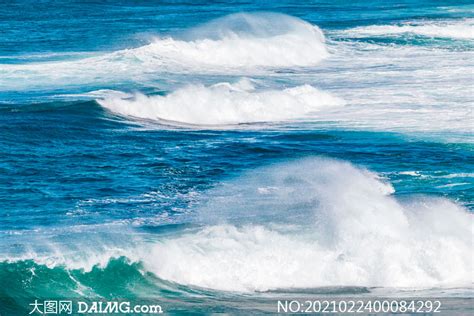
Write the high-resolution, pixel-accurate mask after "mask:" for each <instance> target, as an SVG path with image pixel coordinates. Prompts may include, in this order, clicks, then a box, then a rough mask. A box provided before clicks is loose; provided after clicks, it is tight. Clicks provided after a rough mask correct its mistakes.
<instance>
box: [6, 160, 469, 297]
mask: <svg viewBox="0 0 474 316" xmlns="http://www.w3.org/2000/svg"><path fill="white" fill-rule="evenodd" d="M205 196H206V198H205V199H204V200H203V201H202V203H200V205H201V206H199V207H198V208H197V209H196V210H195V211H196V214H197V215H196V223H197V224H199V223H201V224H199V225H204V226H197V227H195V228H190V229H188V230H185V231H184V232H183V231H181V232H178V231H176V232H174V233H172V234H169V233H168V234H166V235H163V236H161V237H157V238H158V239H156V238H153V239H151V240H148V241H140V240H137V241H136V242H135V241H134V242H133V245H132V246H130V245H128V246H126V245H125V244H122V247H120V245H116V246H114V247H102V246H101V245H100V243H98V244H97V243H94V246H93V247H94V248H92V246H91V247H87V246H85V244H84V243H79V245H80V246H81V252H80V253H81V255H82V257H81V258H77V253H76V256H70V255H69V254H68V253H70V251H69V252H68V251H67V249H62V250H61V251H56V252H55V253H54V254H50V256H48V255H47V254H45V253H44V254H42V255H40V254H37V255H35V254H34V253H30V254H29V258H32V259H34V262H35V264H39V265H40V267H36V268H35V269H37V270H36V272H35V271H34V270H32V271H33V272H32V273H37V274H38V277H37V278H39V277H41V276H40V274H39V272H40V270H41V271H43V270H45V269H46V268H45V267H44V266H46V267H48V269H56V270H57V267H58V266H59V267H63V268H65V269H67V270H71V273H73V274H74V275H77V276H76V279H75V280H76V282H79V283H78V284H77V285H73V287H72V288H71V290H74V291H75V290H80V289H83V288H84V285H87V287H88V289H89V290H90V291H93V292H94V291H95V292H97V289H100V288H101V285H100V284H91V283H87V282H86V281H87V274H88V273H90V272H93V273H99V272H100V273H103V274H107V273H108V272H107V271H108V269H109V268H110V267H111V264H112V265H114V262H115V261H114V260H115V259H112V258H121V257H122V258H123V257H124V256H125V255H126V257H127V258H126V259H124V260H125V261H124V262H126V263H127V267H129V266H131V267H135V268H127V269H129V270H131V271H129V272H126V273H132V274H133V275H138V276H140V275H145V274H146V275H150V274H151V275H152V276H155V278H154V280H155V281H150V282H162V281H159V280H164V281H166V282H172V283H173V284H183V285H186V286H191V287H200V288H208V289H215V290H225V291H238V292H255V291H268V290H279V289H283V290H284V289H298V288H299V289H301V288H319V287H347V286H349V287H351V286H360V287H396V288H413V289H423V288H425V289H427V288H433V287H436V288H453V287H467V288H469V287H471V285H472V282H473V279H472V276H473V274H472V272H473V271H472V267H473V261H472V260H473V258H472V256H471V254H472V237H473V232H472V214H471V213H469V212H468V211H467V210H466V209H465V208H463V207H462V206H460V205H458V204H455V203H453V202H451V201H449V200H447V199H444V198H435V197H426V196H412V197H404V198H399V197H397V196H396V195H394V189H393V187H392V186H391V185H390V184H389V183H387V182H386V181H384V180H383V179H381V178H380V177H379V176H378V175H377V174H375V173H373V172H370V171H368V170H366V169H363V168H359V167H355V166H353V165H352V164H350V163H348V162H343V161H338V160H331V159H323V158H311V159H303V160H296V161H293V162H289V163H280V164H276V165H272V166H269V167H263V168H258V169H255V170H252V171H249V172H248V173H246V174H243V175H242V176H240V177H238V178H236V179H232V180H228V181H226V182H223V183H222V184H220V185H219V186H218V187H216V188H214V189H211V190H209V191H208V192H206V193H205ZM127 236H128V235H127ZM68 246H69V247H71V243H69V244H68ZM57 249H60V248H57ZM94 249H95V251H94ZM27 258H28V256H23V257H19V258H18V259H17V260H20V261H16V262H17V264H19V265H24V264H27V265H30V263H27V262H28V259H27ZM94 262H95V263H94ZM120 262H122V261H120ZM135 263H138V265H136V264H135ZM5 264H8V265H10V266H12V265H14V264H15V260H13V259H11V260H8V263H5ZM127 269H125V270H127ZM136 269H138V270H139V271H140V272H137V271H136ZM56 270H55V271H56ZM94 271H95V272H94ZM48 273H49V272H47V271H45V272H43V274H48ZM124 273H125V272H124ZM79 274H80V275H79ZM82 274H84V276H83V275H82ZM114 278H116V277H114ZM133 278H135V277H133ZM133 278H132V279H133ZM82 279H84V280H86V281H81V280H82ZM122 279H123V280H122ZM132 281H133V280H132ZM132 281H130V277H129V275H128V274H127V275H123V276H121V277H120V278H118V279H117V280H115V281H114V284H115V283H117V284H122V283H123V282H127V283H128V282H132ZM69 286H71V285H69ZM133 288H134V285H133V282H132V283H130V289H133Z"/></svg>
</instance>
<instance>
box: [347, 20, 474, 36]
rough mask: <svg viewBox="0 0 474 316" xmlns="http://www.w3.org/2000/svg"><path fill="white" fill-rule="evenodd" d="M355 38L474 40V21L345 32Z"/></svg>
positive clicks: (405, 25) (395, 26) (411, 23)
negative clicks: (410, 37) (396, 37)
mask: <svg viewBox="0 0 474 316" xmlns="http://www.w3.org/2000/svg"><path fill="white" fill-rule="evenodd" d="M343 33H344V34H346V35H350V36H355V37H366V36H398V35H403V34H412V35H420V36H425V37H433V38H452V39H466V40H469V39H474V19H463V20H448V21H418V22H416V21H415V22H406V23H402V24H396V25H369V26H361V27H356V28H352V29H348V30H345V31H343Z"/></svg>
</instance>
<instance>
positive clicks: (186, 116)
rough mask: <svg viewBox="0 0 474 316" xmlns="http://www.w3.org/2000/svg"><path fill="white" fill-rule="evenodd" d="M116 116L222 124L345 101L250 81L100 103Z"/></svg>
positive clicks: (285, 116) (298, 113)
mask: <svg viewBox="0 0 474 316" xmlns="http://www.w3.org/2000/svg"><path fill="white" fill-rule="evenodd" d="M97 102H98V103H99V104H100V105H102V106H103V107H105V108H106V109H109V110H111V111H113V112H115V113H118V114H121V115H126V116H133V117H138V118H144V119H153V120H165V121H173V122H180V123H187V124H204V125H221V124H237V123H250V122H263V121H266V122H268V121H284V120H290V119H296V118H303V117H305V116H307V115H310V114H311V113H314V112H317V111H319V110H321V109H324V108H327V107H332V106H340V105H343V104H344V101H343V100H341V99H339V98H337V97H334V96H332V95H331V94H329V93H327V92H324V91H320V90H318V89H316V88H314V87H312V86H309V85H302V86H297V87H293V88H287V89H283V90H264V91H256V90H255V87H254V86H253V84H252V83H251V82H250V81H249V80H245V79H244V80H241V81H239V82H237V83H235V84H230V83H226V82H223V83H219V84H215V85H213V86H210V87H205V86H203V85H189V86H186V87H184V88H181V89H178V90H176V91H174V92H172V93H170V94H168V95H166V96H145V95H143V94H135V95H134V96H133V97H129V98H123V97H120V96H115V95H113V96H111V97H108V98H104V99H99V100H98V101H97Z"/></svg>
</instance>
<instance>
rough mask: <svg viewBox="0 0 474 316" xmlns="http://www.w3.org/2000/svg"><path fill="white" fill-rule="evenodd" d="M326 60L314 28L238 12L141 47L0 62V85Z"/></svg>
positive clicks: (294, 20)
mask: <svg viewBox="0 0 474 316" xmlns="http://www.w3.org/2000/svg"><path fill="white" fill-rule="evenodd" d="M328 56H329V53H328V51H327V49H326V45H325V38H324V35H323V33H322V31H321V30H320V29H319V28H318V27H317V26H314V25H311V24H310V23H308V22H305V21H303V20H301V19H298V18H295V17H291V16H288V15H284V14H277V13H238V14H232V15H229V16H225V17H223V18H220V19H217V20H214V21H211V22H209V23H208V24H205V25H202V26H199V27H196V28H193V29H190V30H188V31H186V32H185V33H184V34H182V35H180V36H175V37H155V38H153V39H152V40H151V41H150V43H149V44H147V45H144V46H141V47H136V48H130V49H124V50H119V51H115V52H111V53H102V54H100V53H97V54H96V56H93V57H89V56H88V57H87V58H82V59H77V58H76V59H75V60H62V61H56V62H43V63H41V62H36V63H22V64H0V73H1V74H2V76H1V79H0V86H3V89H8V88H9V87H10V89H12V88H19V87H21V86H26V87H32V86H43V85H48V86H51V85H53V86H54V85H59V86H65V85H66V84H65V82H66V83H67V84H84V83H93V82H102V83H103V81H108V82H110V81H114V80H116V81H123V80H126V79H128V78H133V79H134V80H135V81H136V80H144V78H149V77H154V76H156V73H161V74H163V73H166V72H172V73H189V72H192V73H195V72H199V73H201V72H204V73H219V74H222V73H226V74H228V73H229V72H235V71H238V72H245V73H247V72H252V73H253V72H255V71H258V69H265V68H281V67H304V66H314V65H316V64H318V63H319V62H320V61H321V60H322V59H324V58H326V57H328ZM46 78H47V80H45V79H46Z"/></svg>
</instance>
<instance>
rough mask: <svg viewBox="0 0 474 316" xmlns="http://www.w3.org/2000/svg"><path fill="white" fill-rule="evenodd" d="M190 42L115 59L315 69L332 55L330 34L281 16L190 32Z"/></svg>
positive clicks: (170, 42)
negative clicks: (327, 42) (328, 43)
mask: <svg viewBox="0 0 474 316" xmlns="http://www.w3.org/2000/svg"><path fill="white" fill-rule="evenodd" d="M184 38H185V39H175V38H156V39H155V40H154V41H153V42H152V43H150V44H149V45H146V46H143V47H140V48H136V49H132V50H127V51H121V52H118V53H116V54H114V55H115V56H113V57H117V56H119V57H126V58H130V57H133V58H136V59H138V60H140V61H141V62H143V63H146V64H149V63H151V64H153V63H155V62H156V61H157V59H161V60H162V61H166V60H169V61H172V62H173V63H180V64H181V65H187V66H188V67H197V66H198V67H205V66H210V67H215V66H221V67H229V68H235V67H239V68H240V67H244V68H247V67H255V66H264V67H289V66H312V65H315V64H317V63H318V62H320V61H321V59H323V58H325V57H327V56H328V52H327V50H326V46H325V45H324V41H325V39H324V35H323V33H322V32H321V30H320V29H319V28H318V27H315V26H313V25H311V24H309V23H307V22H305V21H303V20H300V19H297V18H294V17H290V16H287V15H282V14H276V13H254V14H250V13H239V14H233V15H230V16H227V17H224V18H221V19H217V20H215V21H212V22H210V23H209V24H206V25H204V26H201V27H199V28H196V29H193V30H191V31H190V32H188V35H187V36H185V37H184Z"/></svg>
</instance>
